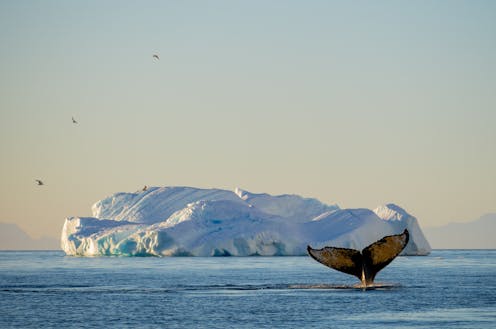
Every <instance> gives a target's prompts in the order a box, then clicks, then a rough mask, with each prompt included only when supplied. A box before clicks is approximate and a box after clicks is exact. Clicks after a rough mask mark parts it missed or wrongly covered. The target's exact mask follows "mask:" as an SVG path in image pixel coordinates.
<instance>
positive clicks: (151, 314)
mask: <svg viewBox="0 0 496 329" xmlns="http://www.w3.org/2000/svg"><path fill="white" fill-rule="evenodd" d="M376 281H377V282H378V283H382V284H383V285H382V286H381V287H379V288H377V289H373V290H367V291H363V290H361V289H356V288H354V287H353V285H354V284H356V283H357V282H358V280H357V279H355V278H353V277H351V276H348V275H345V274H342V273H340V272H336V271H333V270H331V269H328V268H327V267H325V266H323V265H321V264H319V263H317V262H315V261H313V260H312V259H310V258H309V257H226V258H201V257H172V258H151V257H150V258H137V257H135V258H125V257H105V258H81V257H66V256H64V254H63V253H62V252H42V251H38V252H0V328H50V327H54V328H100V327H106V328H108V327H114V328H226V329H227V328H384V327H393V328H439V327H446V328H496V250H435V251H433V252H432V253H431V255H429V256H426V257H399V258H397V259H396V260H394V261H393V263H391V264H390V265H389V266H388V267H386V268H385V269H383V270H382V271H381V272H379V274H378V276H377V278H376Z"/></svg>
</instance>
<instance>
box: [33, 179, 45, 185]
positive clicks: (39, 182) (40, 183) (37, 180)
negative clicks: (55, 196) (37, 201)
mask: <svg viewBox="0 0 496 329" xmlns="http://www.w3.org/2000/svg"><path fill="white" fill-rule="evenodd" d="M34 181H35V182H36V183H37V184H38V185H45V184H44V183H43V182H42V181H41V180H39V179H35V180H34Z"/></svg>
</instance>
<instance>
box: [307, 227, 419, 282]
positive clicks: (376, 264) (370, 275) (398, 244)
mask: <svg viewBox="0 0 496 329" xmlns="http://www.w3.org/2000/svg"><path fill="white" fill-rule="evenodd" d="M409 239H410V234H409V232H408V230H407V229H405V230H404V231H403V233H401V234H396V235H388V236H385V237H383V238H382V239H380V240H378V241H376V242H374V243H372V244H371V245H369V246H367V247H365V248H364V249H362V251H359V250H355V249H348V248H338V247H324V248H322V249H313V248H312V247H310V246H307V251H308V254H309V255H310V257H312V258H313V259H315V260H316V261H317V262H319V263H321V264H324V265H325V266H328V267H330V268H332V269H334V270H337V271H340V272H343V273H346V274H350V275H353V276H356V277H357V278H358V279H359V280H360V281H361V286H362V287H365V288H366V287H371V286H373V285H374V279H375V276H376V275H377V273H378V272H379V271H380V270H382V269H383V268H384V267H386V266H387V265H388V264H389V263H391V262H392V261H393V259H395V258H396V256H398V255H399V254H400V253H401V251H403V249H404V248H405V247H406V245H407V244H408V241H409Z"/></svg>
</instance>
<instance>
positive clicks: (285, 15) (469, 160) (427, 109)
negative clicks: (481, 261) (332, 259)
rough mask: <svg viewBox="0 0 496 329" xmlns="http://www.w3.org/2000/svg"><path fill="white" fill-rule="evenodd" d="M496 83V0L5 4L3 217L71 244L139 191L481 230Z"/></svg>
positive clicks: (1, 35)
mask: <svg viewBox="0 0 496 329" xmlns="http://www.w3.org/2000/svg"><path fill="white" fill-rule="evenodd" d="M153 54H158V55H159V56H160V60H156V59H154V58H153V57H152V56H153ZM495 87H496V2H494V1H478V0H470V1H374V2H371V1H278V0H274V1H260V0H250V1H248V0H247V1H239V0H225V1H122V0H121V1H91V0H90V1H5V0H0V181H1V184H0V222H5V223H15V224H17V225H18V226H19V227H21V228H22V229H23V230H25V231H26V232H27V233H28V234H30V235H31V236H32V237H40V236H51V237H59V236H60V232H61V229H62V225H63V223H64V219H65V218H66V217H69V216H90V215H91V205H92V204H93V203H95V202H96V201H98V200H100V199H102V198H104V197H106V196H109V195H111V194H113V193H115V192H122V191H127V192H133V191H136V190H138V189H141V188H142V187H143V186H144V185H148V186H175V185H180V186H194V187H202V188H211V187H215V188H224V189H234V188H236V187H240V188H243V189H246V190H248V191H251V192H255V193H258V192H266V193H270V194H285V193H288V194H298V195H302V196H304V197H313V198H317V199H319V200H320V201H322V202H325V203H329V204H338V205H339V206H340V207H342V208H375V207H376V206H378V205H381V204H385V203H396V204H398V205H400V206H401V207H403V208H405V209H406V210H407V211H408V212H409V213H411V214H413V215H414V216H416V217H417V219H418V220H419V223H420V225H421V226H422V227H430V226H439V225H443V224H446V223H449V222H453V221H457V222H464V221H471V220H474V219H477V218H479V217H480V216H481V215H484V214H486V213H491V212H496V169H495V168H496V129H495V125H496V90H495V89H496V88H495ZM71 117H74V118H75V119H76V120H77V121H78V124H73V123H72V120H71ZM35 179H41V180H43V181H44V182H45V185H44V186H37V185H36V183H35V181H34V180H35Z"/></svg>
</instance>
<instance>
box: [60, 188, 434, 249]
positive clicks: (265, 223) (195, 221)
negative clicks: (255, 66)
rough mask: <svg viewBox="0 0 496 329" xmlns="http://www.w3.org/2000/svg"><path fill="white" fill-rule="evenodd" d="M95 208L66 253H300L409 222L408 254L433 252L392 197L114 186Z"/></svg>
mask: <svg viewBox="0 0 496 329" xmlns="http://www.w3.org/2000/svg"><path fill="white" fill-rule="evenodd" d="M92 212H93V217H69V218H66V219H65V222H64V225H63V228H62V235H61V247H62V250H63V251H64V252H65V253H66V254H67V255H72V256H255V255H256V256H297V255H306V253H307V252H306V247H307V245H309V244H310V245H312V246H313V247H315V248H321V247H324V246H335V247H342V248H353V249H357V250H361V249H362V248H364V247H366V246H367V245H369V244H370V243H372V242H374V241H376V240H378V239H380V238H381V237H383V236H385V235H392V234H398V233H400V232H402V231H403V230H404V229H405V228H406V229H408V230H409V231H410V234H411V235H410V241H409V243H408V245H407V247H406V248H405V249H404V250H403V253H402V254H403V255H427V254H429V253H430V251H431V247H430V245H429V243H428V241H427V240H426V238H425V236H424V234H423V232H422V230H421V229H420V226H419V224H418V222H417V219H416V218H415V217H413V216H412V215H410V214H408V213H407V212H406V211H405V210H404V209H402V208H401V207H399V206H397V205H394V204H387V205H384V206H380V207H378V208H377V209H374V210H369V209H341V208H340V207H339V206H337V205H328V204H325V203H322V202H320V201H319V200H317V199H314V198H304V197H301V196H298V195H288V194H285V195H277V196H273V195H269V194H265V193H262V194H256V193H251V192H248V191H245V190H242V189H239V188H236V189H235V190H234V191H229V190H223V189H200V188H194V187H180V186H173V187H150V188H148V189H147V190H146V191H139V192H135V193H116V194H114V195H112V196H109V197H107V198H105V199H103V200H100V201H98V202H96V203H95V204H94V205H93V207H92Z"/></svg>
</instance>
